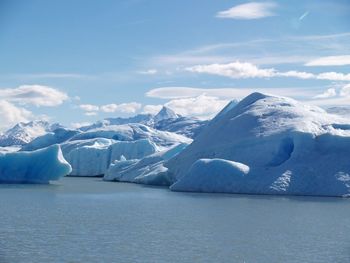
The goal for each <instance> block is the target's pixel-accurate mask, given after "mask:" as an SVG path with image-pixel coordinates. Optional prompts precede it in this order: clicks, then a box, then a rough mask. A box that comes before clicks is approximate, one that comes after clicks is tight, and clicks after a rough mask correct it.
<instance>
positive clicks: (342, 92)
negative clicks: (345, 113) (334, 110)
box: [339, 84, 350, 104]
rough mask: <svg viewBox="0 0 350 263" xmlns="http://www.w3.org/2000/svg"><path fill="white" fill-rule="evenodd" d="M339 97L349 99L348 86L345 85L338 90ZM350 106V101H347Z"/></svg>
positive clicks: (349, 89) (349, 87) (349, 88)
mask: <svg viewBox="0 0 350 263" xmlns="http://www.w3.org/2000/svg"><path fill="white" fill-rule="evenodd" d="M339 95H340V96H341V97H349V98H350V84H347V85H345V86H344V87H342V88H341V89H340V92H339ZM349 104H350V101H349Z"/></svg>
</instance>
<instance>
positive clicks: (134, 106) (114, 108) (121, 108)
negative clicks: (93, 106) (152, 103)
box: [100, 102, 142, 113]
mask: <svg viewBox="0 0 350 263" xmlns="http://www.w3.org/2000/svg"><path fill="white" fill-rule="evenodd" d="M141 106H142V105H141V104H140V103H137V102H129V103H122V104H114V103H112V104H106V105H102V106H101V107H100V110H101V111H102V112H122V113H135V112H136V111H137V110H139V109H141Z"/></svg>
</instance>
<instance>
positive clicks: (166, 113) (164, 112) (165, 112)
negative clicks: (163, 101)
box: [153, 106, 180, 123]
mask: <svg viewBox="0 0 350 263" xmlns="http://www.w3.org/2000/svg"><path fill="white" fill-rule="evenodd" d="M179 117H180V115H177V114H176V113H175V112H174V111H173V110H172V109H170V108H168V107H166V106H163V108H162V109H161V110H160V111H159V112H158V113H157V114H156V115H155V116H154V117H153V121H154V123H158V122H160V121H163V120H169V119H177V118H179Z"/></svg>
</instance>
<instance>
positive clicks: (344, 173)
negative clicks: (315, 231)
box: [164, 93, 350, 196]
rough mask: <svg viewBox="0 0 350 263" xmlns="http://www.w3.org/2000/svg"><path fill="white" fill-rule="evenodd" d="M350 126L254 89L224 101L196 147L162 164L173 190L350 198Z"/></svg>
mask: <svg viewBox="0 0 350 263" xmlns="http://www.w3.org/2000/svg"><path fill="white" fill-rule="evenodd" d="M349 127H350V125H349V122H348V120H346V119H344V118H342V117H340V116H336V115H332V114H328V113H327V112H326V111H324V110H323V109H321V108H318V107H315V106H310V105H306V104H303V103H300V102H297V101H295V100H292V99H289V98H284V97H278V96H273V95H265V94H261V93H253V94H251V95H249V96H248V97H246V98H245V99H243V100H242V101H241V102H239V103H238V104H237V105H235V106H233V107H232V106H229V107H226V108H225V109H224V110H223V111H222V112H221V113H219V114H218V115H217V116H216V117H215V118H214V119H213V120H212V121H210V122H209V124H208V125H207V126H206V127H205V128H204V129H203V131H202V132H201V133H200V134H199V135H198V136H197V137H196V138H195V140H194V141H193V143H192V144H191V145H189V146H188V147H187V148H186V149H184V150H183V151H182V152H181V153H179V154H178V155H177V156H175V157H174V158H172V159H170V160H169V161H167V162H165V163H164V166H165V167H166V168H167V169H168V175H170V176H171V177H172V181H174V182H175V183H174V184H173V185H172V186H171V187H170V188H171V189H172V190H176V191H199V192H225V193H249V194H287V195H318V196H347V195H349V194H350V159H349V158H350V128H349ZM242 167H246V168H245V169H243V170H242V169H241V168H242ZM247 167H249V170H248V169H247Z"/></svg>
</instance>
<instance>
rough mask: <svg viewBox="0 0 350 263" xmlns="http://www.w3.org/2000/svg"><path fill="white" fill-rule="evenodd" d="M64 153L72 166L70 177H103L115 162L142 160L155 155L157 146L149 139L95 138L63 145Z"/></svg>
mask: <svg viewBox="0 0 350 263" xmlns="http://www.w3.org/2000/svg"><path fill="white" fill-rule="evenodd" d="M62 151H63V155H64V157H65V158H66V160H67V161H68V162H69V163H70V164H71V165H72V172H71V174H70V175H74V176H101V175H103V174H104V173H105V172H106V170H107V169H108V167H109V165H110V164H111V162H113V161H114V160H119V159H121V158H122V159H141V158H143V157H145V156H147V155H150V154H153V153H155V152H156V151H157V146H156V145H155V144H154V143H153V142H151V141H150V140H148V139H140V140H136V141H116V140H113V139H105V138H94V139H87V140H77V141H68V142H66V143H63V144H62Z"/></svg>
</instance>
